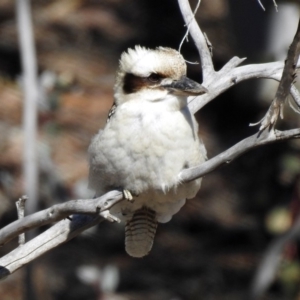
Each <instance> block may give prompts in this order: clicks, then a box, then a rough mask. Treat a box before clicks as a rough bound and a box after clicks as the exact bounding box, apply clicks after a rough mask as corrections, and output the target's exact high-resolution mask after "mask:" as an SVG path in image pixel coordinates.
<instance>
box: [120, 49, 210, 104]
mask: <svg viewBox="0 0 300 300" xmlns="http://www.w3.org/2000/svg"><path fill="white" fill-rule="evenodd" d="M114 90H115V100H116V103H117V104H121V103H124V102H127V101H129V100H132V99H137V100H138V99H140V100H139V101H152V102H155V101H163V100H165V99H168V98H170V97H169V96H171V97H172V96H173V98H175V97H176V98H181V99H186V98H187V97H188V96H190V95H194V96H196V95H201V94H204V93H206V92H207V90H206V88H204V87H203V86H202V85H200V84H199V83H197V82H195V81H193V80H191V79H189V78H187V77H186V63H185V60H184V58H183V57H182V55H181V54H180V53H179V52H178V51H176V50H174V49H171V48H163V47H158V48H156V49H154V50H152V49H146V48H144V47H141V46H136V47H135V48H134V49H128V50H127V52H124V53H123V54H122V56H121V59H120V66H119V70H118V72H117V79H116V84H115V88H114ZM174 96H175V97H174Z"/></svg>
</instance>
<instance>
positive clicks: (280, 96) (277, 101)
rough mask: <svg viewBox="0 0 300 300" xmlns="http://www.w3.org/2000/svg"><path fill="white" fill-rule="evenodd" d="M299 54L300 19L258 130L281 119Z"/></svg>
mask: <svg viewBox="0 0 300 300" xmlns="http://www.w3.org/2000/svg"><path fill="white" fill-rule="evenodd" d="M299 54H300V19H299V22H298V28H297V31H296V34H295V37H294V39H293V42H292V44H291V46H290V48H289V51H288V54H287V59H286V61H285V65H284V69H283V72H282V77H281V80H280V83H279V86H278V89H277V92H276V95H275V98H274V100H273V101H272V103H271V105H270V107H269V109H268V111H267V113H266V115H265V116H264V117H263V119H262V120H261V121H260V124H261V125H260V128H259V130H260V131H262V130H264V129H266V128H268V127H274V126H275V124H276V122H277V119H278V117H279V115H280V116H281V118H283V114H282V109H283V105H284V102H285V100H286V98H287V96H288V95H289V93H290V89H291V86H292V83H293V80H294V79H295V77H296V65H297V62H298V60H299Z"/></svg>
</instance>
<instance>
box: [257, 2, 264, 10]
mask: <svg viewBox="0 0 300 300" xmlns="http://www.w3.org/2000/svg"><path fill="white" fill-rule="evenodd" d="M257 1H258V4H259V5H260V7H261V8H262V9H263V11H266V9H265V7H264V6H263V4H262V3H261V1H260V0H257Z"/></svg>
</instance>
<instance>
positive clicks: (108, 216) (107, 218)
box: [100, 210, 121, 223]
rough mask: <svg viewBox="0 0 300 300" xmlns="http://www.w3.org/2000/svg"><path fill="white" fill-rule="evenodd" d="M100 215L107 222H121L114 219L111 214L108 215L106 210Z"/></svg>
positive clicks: (116, 218)
mask: <svg viewBox="0 0 300 300" xmlns="http://www.w3.org/2000/svg"><path fill="white" fill-rule="evenodd" d="M100 215H101V216H102V217H103V218H104V219H106V220H107V221H109V222H118V223H120V222H121V220H120V219H119V218H118V217H115V216H113V215H112V214H110V212H109V211H108V210H106V211H103V212H101V213H100Z"/></svg>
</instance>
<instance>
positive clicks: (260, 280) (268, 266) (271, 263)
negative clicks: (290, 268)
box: [250, 217, 300, 300]
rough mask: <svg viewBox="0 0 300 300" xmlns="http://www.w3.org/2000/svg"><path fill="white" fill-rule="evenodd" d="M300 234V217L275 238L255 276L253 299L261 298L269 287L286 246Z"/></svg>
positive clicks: (252, 289)
mask: <svg viewBox="0 0 300 300" xmlns="http://www.w3.org/2000/svg"><path fill="white" fill-rule="evenodd" d="M299 235H300V217H298V219H297V220H296V222H295V224H294V226H293V227H292V228H291V229H290V230H289V231H288V232H287V233H285V234H284V235H282V236H281V237H279V238H277V239H275V240H274V241H273V242H272V243H271V245H270V246H269V247H268V249H267V251H266V252H265V253H264V256H263V258H262V261H261V263H260V265H259V268H258V269H257V272H256V275H255V277H254V280H253V283H252V287H251V290H250V295H251V298H250V299H253V300H256V299H259V298H260V297H261V296H262V295H263V294H264V293H265V292H266V290H267V289H268V287H269V286H270V285H271V283H272V282H273V280H274V278H275V276H276V270H277V268H278V265H279V263H280V261H281V254H282V251H283V249H284V246H285V245H286V244H287V243H288V242H291V241H293V240H295V239H296V238H299Z"/></svg>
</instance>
